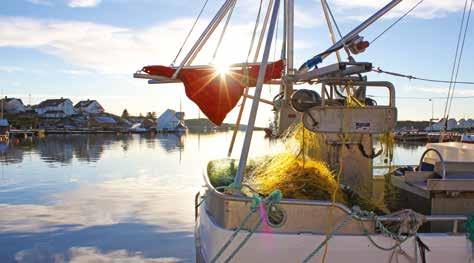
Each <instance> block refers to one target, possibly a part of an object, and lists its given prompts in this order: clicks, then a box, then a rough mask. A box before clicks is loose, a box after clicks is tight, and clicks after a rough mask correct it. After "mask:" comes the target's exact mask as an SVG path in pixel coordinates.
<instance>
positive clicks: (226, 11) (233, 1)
mask: <svg viewBox="0 0 474 263" xmlns="http://www.w3.org/2000/svg"><path fill="white" fill-rule="evenodd" d="M230 1H231V3H230V4H229V6H227V8H226V10H225V11H224V13H223V14H222V16H221V17H220V19H219V21H218V22H217V24H215V25H214V27H213V28H212V30H211V32H210V33H209V34H207V35H206V36H205V38H204V41H203V42H201V43H199V47H198V48H197V50H196V52H194V53H193V54H192V56H191V57H190V58H189V60H188V62H187V63H186V65H188V66H189V65H191V63H192V62H193V60H194V59H195V58H196V56H197V54H198V53H199V51H201V49H202V47H203V46H204V45H205V44H206V42H207V40H208V39H209V38H210V37H211V35H212V33H213V32H214V30H215V29H216V28H217V26H218V25H219V23H220V22H221V21H222V19H224V17H225V16H226V15H227V13H228V12H229V10H230V9H232V8H233V6H234V5H235V3H236V2H237V0H230Z"/></svg>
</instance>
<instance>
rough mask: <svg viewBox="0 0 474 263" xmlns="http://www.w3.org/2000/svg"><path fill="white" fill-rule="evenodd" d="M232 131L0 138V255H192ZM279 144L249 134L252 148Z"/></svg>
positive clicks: (137, 258)
mask: <svg viewBox="0 0 474 263" xmlns="http://www.w3.org/2000/svg"><path fill="white" fill-rule="evenodd" d="M231 136H232V133H231V132H219V133H211V134H187V135H184V136H177V135H174V134H158V135H115V134H109V135H50V136H47V137H45V138H43V139H24V140H20V141H15V140H14V141H11V142H10V144H8V145H5V144H3V145H0V164H1V167H0V169H1V170H0V211H1V212H0V262H92V261H93V262H110V261H112V260H123V261H126V262H191V261H193V260H194V236H193V228H194V195H195V194H196V192H197V191H199V189H200V186H201V185H202V184H203V179H202V176H203V173H204V169H205V165H206V163H207V162H208V161H209V160H211V159H216V158H223V157H225V156H226V154H227V150H228V144H229V141H230V139H231ZM243 136H244V134H243V133H239V135H238V140H237V142H236V143H235V145H236V148H235V149H234V154H233V156H234V157H238V155H239V153H240V148H239V147H240V146H241V144H242V143H241V141H242V140H243ZM282 147H283V146H282V145H281V144H280V143H277V142H273V141H270V140H268V139H265V138H264V133H263V132H256V133H255V134H254V136H253V142H252V147H251V155H252V156H261V155H266V154H270V153H272V152H276V151H279V150H281V149H282ZM423 149H424V145H420V144H409V145H397V146H396V148H395V149H394V152H395V157H394V164H416V163H418V161H419V157H420V156H421V153H422V151H423ZM375 164H376V165H385V163H384V160H383V158H379V159H377V160H376V161H375Z"/></svg>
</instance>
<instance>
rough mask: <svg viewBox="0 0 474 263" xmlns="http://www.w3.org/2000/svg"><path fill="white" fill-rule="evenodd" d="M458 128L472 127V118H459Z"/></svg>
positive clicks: (473, 121) (473, 125)
mask: <svg viewBox="0 0 474 263" xmlns="http://www.w3.org/2000/svg"><path fill="white" fill-rule="evenodd" d="M458 128H461V129H469V128H474V120H473V119H467V120H466V119H460V120H459V122H458Z"/></svg>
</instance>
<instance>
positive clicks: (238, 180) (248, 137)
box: [234, 0, 280, 189]
mask: <svg viewBox="0 0 474 263" xmlns="http://www.w3.org/2000/svg"><path fill="white" fill-rule="evenodd" d="M279 6H280V0H275V4H274V5H273V11H272V17H271V19H270V27H269V28H268V33H267V40H266V42H265V49H264V51H263V57H262V64H261V65H260V70H259V72H258V78H257V85H256V88H255V94H254V97H255V99H254V100H253V102H252V109H251V110H250V117H249V122H248V124H247V130H246V131H245V138H244V145H243V147H242V153H241V154H240V160H239V168H238V170H237V175H236V176H235V179H234V185H235V187H237V188H239V189H240V187H241V186H242V180H243V178H244V173H245V167H246V165H247V158H248V154H249V149H250V143H251V141H252V134H253V129H254V127H255V119H256V118H257V111H258V104H259V101H260V95H261V94H262V88H263V82H264V80H265V72H266V68H267V64H268V57H269V55H270V49H271V46H272V40H273V33H274V31H275V25H276V23H277V22H278V21H277V17H278V8H279Z"/></svg>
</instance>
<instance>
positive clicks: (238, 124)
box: [227, 0, 278, 157]
mask: <svg viewBox="0 0 474 263" xmlns="http://www.w3.org/2000/svg"><path fill="white" fill-rule="evenodd" d="M273 1H274V0H270V3H269V4H268V8H267V12H266V14H265V19H264V21H263V25H262V31H261V32H260V37H259V39H258V44H257V48H256V50H255V55H254V58H253V62H254V63H255V62H257V60H258V54H259V53H260V47H261V45H262V42H263V37H264V36H265V32H266V31H267V25H268V20H269V19H270V14H271V13H272V6H273ZM277 23H278V21H277ZM248 93H249V87H245V90H244V95H243V98H242V104H241V105H240V110H239V115H237V120H236V122H235V127H234V131H233V133H232V139H231V140H230V145H229V151H228V152H227V157H230V156H231V155H232V151H233V149H234V143H235V138H236V137H237V131H238V130H239V126H240V121H241V120H242V115H243V113H244V108H245V102H246V101H247V98H248V97H249V95H248ZM262 102H263V101H262Z"/></svg>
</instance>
